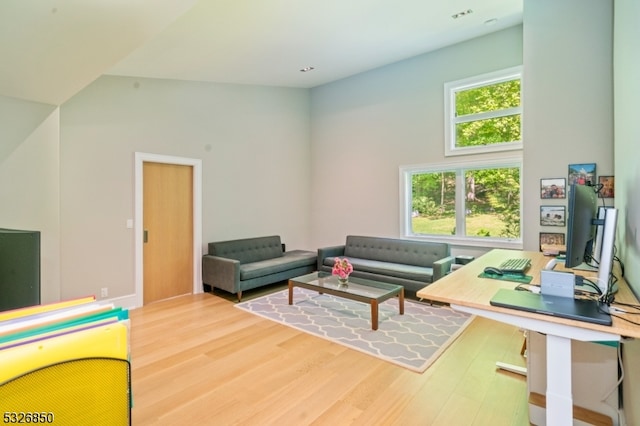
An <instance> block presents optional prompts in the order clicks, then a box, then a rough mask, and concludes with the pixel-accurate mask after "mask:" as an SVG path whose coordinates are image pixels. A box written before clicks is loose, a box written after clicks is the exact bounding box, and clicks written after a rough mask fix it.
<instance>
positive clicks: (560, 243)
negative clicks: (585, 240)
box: [540, 232, 565, 252]
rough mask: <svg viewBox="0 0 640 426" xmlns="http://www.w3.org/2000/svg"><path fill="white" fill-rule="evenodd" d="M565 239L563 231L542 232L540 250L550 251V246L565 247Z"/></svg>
mask: <svg viewBox="0 0 640 426" xmlns="http://www.w3.org/2000/svg"><path fill="white" fill-rule="evenodd" d="M564 246H565V239H564V233H563V232H541V233H540V251H541V252H545V251H548V250H549V248H550V247H564Z"/></svg>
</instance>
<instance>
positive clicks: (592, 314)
mask: <svg viewBox="0 0 640 426" xmlns="http://www.w3.org/2000/svg"><path fill="white" fill-rule="evenodd" d="M490 304H491V305H492V306H499V307H502V308H510V309H517V310H519V311H527V312H535V313H537V314H544V315H552V316H556V317H560V318H567V319H572V320H577V321H585V322H590V323H593V324H600V325H611V315H609V314H608V313H607V311H608V308H607V306H605V305H602V304H600V303H599V302H597V301H595V300H585V299H574V298H571V297H561V296H549V295H543V294H537V293H531V292H529V291H521V290H510V289H504V288H502V289H500V290H498V292H497V293H496V294H495V295H494V296H493V298H492V299H491V301H490Z"/></svg>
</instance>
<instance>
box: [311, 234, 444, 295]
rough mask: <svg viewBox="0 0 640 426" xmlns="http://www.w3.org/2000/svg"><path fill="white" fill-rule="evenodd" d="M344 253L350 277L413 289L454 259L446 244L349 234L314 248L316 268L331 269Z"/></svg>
mask: <svg viewBox="0 0 640 426" xmlns="http://www.w3.org/2000/svg"><path fill="white" fill-rule="evenodd" d="M336 257H346V258H347V259H349V261H350V262H351V264H352V265H353V273H352V274H351V275H352V276H354V277H361V278H369V279H372V280H376V281H382V282H387V283H392V284H399V285H402V286H404V288H405V290H408V291H410V292H415V291H417V290H420V289H421V288H424V287H426V286H427V285H429V284H430V283H432V282H434V281H436V280H437V279H439V278H441V277H443V276H444V275H446V274H447V273H448V272H449V271H450V269H451V264H453V262H454V260H455V259H454V257H452V256H450V248H449V244H445V243H432V242H425V241H412V240H400V239H393V238H379V237H365V236H355V235H349V236H347V238H346V244H345V245H339V246H332V247H325V248H320V249H318V271H326V272H331V268H332V266H333V262H334V259H335V258H336Z"/></svg>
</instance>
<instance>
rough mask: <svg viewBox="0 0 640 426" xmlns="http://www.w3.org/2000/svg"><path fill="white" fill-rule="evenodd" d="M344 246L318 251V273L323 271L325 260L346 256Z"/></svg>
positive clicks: (324, 248)
mask: <svg viewBox="0 0 640 426" xmlns="http://www.w3.org/2000/svg"><path fill="white" fill-rule="evenodd" d="M344 248H345V246H344V245H341V246H331V247H323V248H319V249H318V271H320V270H321V268H322V265H323V262H324V259H325V258H327V257H336V256H344Z"/></svg>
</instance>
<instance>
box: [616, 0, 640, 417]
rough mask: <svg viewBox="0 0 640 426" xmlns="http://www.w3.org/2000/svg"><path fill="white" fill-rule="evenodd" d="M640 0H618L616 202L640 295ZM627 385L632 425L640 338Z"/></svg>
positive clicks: (630, 276) (628, 267)
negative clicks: (639, 159) (639, 102)
mask: <svg viewBox="0 0 640 426" xmlns="http://www.w3.org/2000/svg"><path fill="white" fill-rule="evenodd" d="M638 16H640V2H638V1H637V0H615V32H614V77H615V102H614V108H615V141H616V143H615V166H616V167H615V171H616V207H618V209H619V218H618V219H619V222H618V235H617V245H618V247H619V248H620V252H619V256H620V257H621V258H622V259H623V260H624V264H625V274H626V276H625V278H626V280H627V282H628V283H629V284H630V285H631V287H632V288H633V290H634V291H635V294H636V296H640V235H639V232H640V189H639V188H640V165H639V162H638V148H639V147H640V128H639V127H638V99H640V79H639V78H638V76H639V75H640V54H639V53H640V26H639V25H638ZM623 348H624V352H623V355H624V359H625V360H631V361H632V362H625V378H624V382H623V384H622V389H623V398H624V412H625V416H626V420H627V424H629V425H636V424H640V363H639V362H638V360H640V341H637V340H636V341H633V342H629V343H626V344H625V345H624V346H623Z"/></svg>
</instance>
